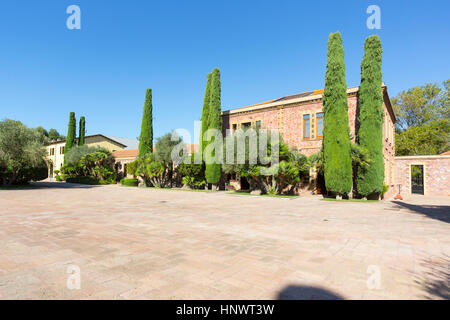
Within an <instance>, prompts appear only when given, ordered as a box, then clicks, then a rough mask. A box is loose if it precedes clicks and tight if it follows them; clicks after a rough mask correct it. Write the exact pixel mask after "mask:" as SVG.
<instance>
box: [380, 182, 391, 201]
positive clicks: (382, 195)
mask: <svg viewBox="0 0 450 320" xmlns="http://www.w3.org/2000/svg"><path fill="white" fill-rule="evenodd" d="M388 190H389V186H388V185H386V184H383V189H382V190H381V199H384V195H385V194H386V192H388Z"/></svg>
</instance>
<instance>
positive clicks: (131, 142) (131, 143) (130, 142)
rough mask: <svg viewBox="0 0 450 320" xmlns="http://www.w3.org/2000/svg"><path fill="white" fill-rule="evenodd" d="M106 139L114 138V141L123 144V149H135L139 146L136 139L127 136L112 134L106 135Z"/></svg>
mask: <svg viewBox="0 0 450 320" xmlns="http://www.w3.org/2000/svg"><path fill="white" fill-rule="evenodd" d="M105 137H107V138H108V139H111V140H114V141H116V142H119V143H120V144H123V145H124V146H126V147H125V149H137V148H139V141H138V140H136V139H129V138H122V137H114V136H107V135H105Z"/></svg>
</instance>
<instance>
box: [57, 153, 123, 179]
mask: <svg viewBox="0 0 450 320" xmlns="http://www.w3.org/2000/svg"><path fill="white" fill-rule="evenodd" d="M78 149H79V150H78V151H80V150H89V149H88V148H87V146H86V145H85V146H81V147H78ZM92 150H97V151H94V152H89V153H85V154H83V153H82V152H77V154H76V156H77V157H78V156H80V155H81V157H80V158H79V160H78V161H77V162H75V163H73V164H72V165H64V166H62V167H61V179H62V180H66V181H69V180H68V179H69V178H79V177H91V178H92V179H94V180H96V181H98V183H100V184H109V183H115V181H116V178H117V174H116V172H115V170H114V158H113V157H112V155H111V153H110V152H109V151H108V150H105V149H91V150H90V151H92ZM74 158H75V156H74ZM71 181H73V180H71Z"/></svg>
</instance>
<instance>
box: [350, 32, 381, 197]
mask: <svg viewBox="0 0 450 320" xmlns="http://www.w3.org/2000/svg"><path fill="white" fill-rule="evenodd" d="M382 52H383V49H382V48H381V41H380V38H379V37H378V36H377V35H373V36H370V37H368V38H367V39H366V42H365V43H364V57H363V59H362V61H361V85H360V88H359V131H358V142H359V144H360V145H361V146H363V147H365V148H366V149H367V150H368V151H369V155H370V158H371V159H372V163H370V165H369V167H368V168H359V169H358V175H357V180H356V185H357V189H358V193H359V194H360V195H362V196H369V195H377V194H380V193H381V192H382V190H383V182H384V160H383V120H384V118H383V93H382V91H381V81H382V73H381V55H382Z"/></svg>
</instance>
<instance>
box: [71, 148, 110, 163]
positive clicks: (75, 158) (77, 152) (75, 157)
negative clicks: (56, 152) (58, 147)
mask: <svg viewBox="0 0 450 320" xmlns="http://www.w3.org/2000/svg"><path fill="white" fill-rule="evenodd" d="M97 151H101V152H104V153H109V151H108V150H107V149H104V148H101V147H98V146H94V147H89V146H87V145H82V146H74V147H73V148H72V149H70V150H69V151H68V152H65V154H64V158H65V160H66V165H68V166H74V165H76V164H77V163H78V162H79V161H80V159H81V158H82V157H83V156H84V155H87V154H89V153H94V152H97Z"/></svg>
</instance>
